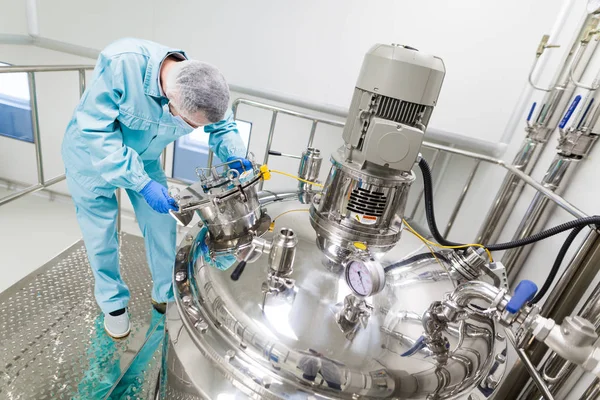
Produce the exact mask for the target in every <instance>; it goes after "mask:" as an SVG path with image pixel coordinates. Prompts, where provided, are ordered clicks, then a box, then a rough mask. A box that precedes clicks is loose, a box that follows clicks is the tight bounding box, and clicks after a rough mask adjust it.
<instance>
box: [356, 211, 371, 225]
mask: <svg viewBox="0 0 600 400" xmlns="http://www.w3.org/2000/svg"><path fill="white" fill-rule="evenodd" d="M350 218H352V219H354V220H356V221H358V222H360V223H361V224H363V225H375V224H376V223H377V220H378V218H377V217H374V216H372V215H364V214H357V213H355V212H350Z"/></svg>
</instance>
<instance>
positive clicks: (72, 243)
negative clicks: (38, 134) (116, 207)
mask: <svg viewBox="0 0 600 400" xmlns="http://www.w3.org/2000/svg"><path fill="white" fill-rule="evenodd" d="M10 193H12V191H10V190H8V189H6V188H3V187H0V197H3V196H5V195H6V194H10ZM53 197H54V198H52V199H51V198H50V196H48V194H47V193H38V194H32V195H27V196H24V197H22V198H20V199H18V200H15V201H14V202H11V203H8V204H6V205H4V206H2V207H0V235H1V239H0V251H1V254H2V259H1V261H0V273H1V276H2V278H1V279H0V399H10V400H17V399H18V400H21V399H23V400H25V399H104V398H110V399H120V398H130V399H148V398H152V396H153V393H154V384H155V383H156V378H157V376H158V371H159V369H160V359H161V352H162V341H163V338H164V319H163V316H162V315H160V314H159V313H157V312H156V311H153V309H152V307H151V304H150V293H151V288H152V282H151V279H150V272H149V270H148V266H147V263H146V258H145V251H144V244H143V239H142V238H141V233H140V230H139V228H138V226H137V223H136V221H135V220H134V218H133V215H131V214H127V213H124V215H123V219H122V229H123V232H124V233H123V236H122V239H121V266H122V273H123V279H124V280H125V281H126V282H127V284H128V285H129V287H130V290H131V295H132V298H131V302H130V314H131V321H132V334H131V335H130V336H129V337H128V338H127V339H125V340H121V341H114V340H112V339H110V338H109V337H108V336H107V335H106V333H105V332H104V329H103V319H102V315H101V313H100V310H99V308H98V306H97V305H96V302H95V300H94V296H93V276H92V274H91V270H90V268H89V264H88V261H87V256H86V253H85V247H84V245H83V242H82V241H81V233H80V231H79V226H78V225H77V221H76V218H75V209H74V206H73V204H72V202H71V200H70V198H69V197H66V196H53ZM183 233H184V232H180V233H179V234H178V236H179V237H181V235H182V234H183Z"/></svg>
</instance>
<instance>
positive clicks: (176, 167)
mask: <svg viewBox="0 0 600 400" xmlns="http://www.w3.org/2000/svg"><path fill="white" fill-rule="evenodd" d="M235 122H236V124H237V127H238V132H239V133H240V136H241V137H242V141H243V142H244V144H245V145H246V148H248V144H249V143H250V133H251V131H252V123H251V122H248V121H242V120H239V119H238V120H236V121H235ZM208 137H209V135H208V133H206V132H204V129H203V128H200V129H196V130H195V131H193V132H192V133H190V134H189V135H186V136H183V137H181V138H180V139H178V140H177V141H176V142H175V149H174V153H173V178H176V179H181V180H182V181H185V182H190V183H191V182H195V181H197V180H198V177H197V176H196V167H207V166H208V152H209V147H208ZM218 163H219V159H218V158H217V157H216V156H215V158H214V159H213V165H215V164H218Z"/></svg>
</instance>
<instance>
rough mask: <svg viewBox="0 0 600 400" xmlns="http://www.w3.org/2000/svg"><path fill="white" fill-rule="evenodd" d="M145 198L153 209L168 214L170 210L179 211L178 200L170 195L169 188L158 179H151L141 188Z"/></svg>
mask: <svg viewBox="0 0 600 400" xmlns="http://www.w3.org/2000/svg"><path fill="white" fill-rule="evenodd" d="M140 194H141V195H142V196H144V200H146V203H148V205H149V206H150V207H152V209H153V210H154V211H156V212H159V213H161V214H166V213H168V212H169V210H173V211H177V210H178V209H179V208H178V207H177V202H176V201H175V199H174V198H172V197H171V196H169V192H167V188H166V187H164V186H163V185H161V184H160V183H158V182H156V181H150V182H148V183H147V184H146V186H144V188H143V189H142V190H140Z"/></svg>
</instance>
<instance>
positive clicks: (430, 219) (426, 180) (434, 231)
mask: <svg viewBox="0 0 600 400" xmlns="http://www.w3.org/2000/svg"><path fill="white" fill-rule="evenodd" d="M419 168H420V169H421V174H422V175H423V187H424V193H425V216H426V217H427V225H428V226H429V231H430V232H431V235H432V236H433V237H434V238H435V240H436V241H437V242H438V243H439V244H441V245H443V246H462V244H461V243H454V242H451V241H449V240H446V238H444V237H443V236H442V234H441V233H440V231H439V230H438V228H437V223H436V221H435V213H434V212H433V179H432V177H431V168H429V164H428V163H427V161H425V159H424V158H422V157H421V159H420V160H419Z"/></svg>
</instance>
